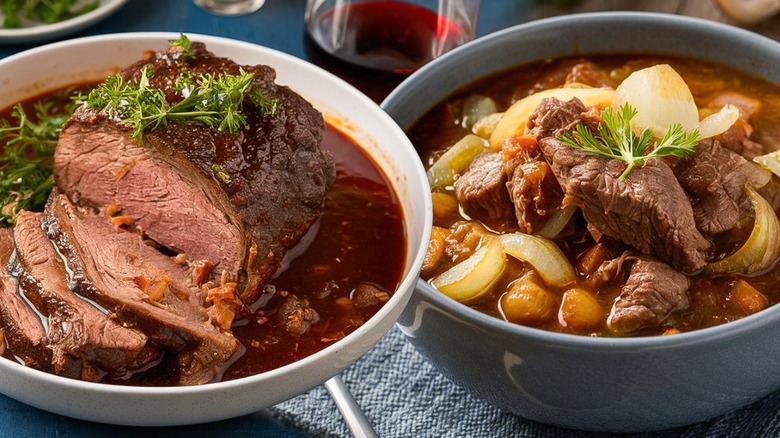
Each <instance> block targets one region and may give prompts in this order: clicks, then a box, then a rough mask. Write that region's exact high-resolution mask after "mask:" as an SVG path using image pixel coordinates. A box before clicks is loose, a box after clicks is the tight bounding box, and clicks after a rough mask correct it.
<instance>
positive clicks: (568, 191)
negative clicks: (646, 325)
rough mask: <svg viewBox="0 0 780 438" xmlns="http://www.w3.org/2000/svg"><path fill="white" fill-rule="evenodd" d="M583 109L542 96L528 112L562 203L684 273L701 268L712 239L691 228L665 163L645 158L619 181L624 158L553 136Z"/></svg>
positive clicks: (688, 214) (690, 218)
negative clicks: (588, 150)
mask: <svg viewBox="0 0 780 438" xmlns="http://www.w3.org/2000/svg"><path fill="white" fill-rule="evenodd" d="M583 110H584V107H583V106H582V103H581V102H579V101H578V100H576V99H573V100H572V101H570V102H561V101H560V100H558V99H545V101H543V102H542V104H540V105H539V108H537V114H536V115H534V116H532V120H534V123H535V127H534V128H533V130H534V131H535V132H537V133H539V135H540V137H538V138H539V145H540V147H541V150H542V152H543V154H544V157H545V160H547V162H548V163H550V166H551V167H552V170H553V173H554V174H555V177H556V178H557V180H558V182H559V183H560V185H561V188H562V189H563V193H564V200H563V204H564V205H576V206H577V207H579V208H580V210H581V211H582V214H583V216H584V217H585V219H586V220H587V221H588V224H589V226H590V227H591V228H592V229H594V230H595V232H596V233H597V234H603V235H607V236H609V237H612V238H613V239H616V240H618V241H621V242H623V243H626V244H628V245H631V246H633V247H634V248H636V249H638V250H639V251H640V252H642V253H644V254H655V255H656V256H657V257H658V258H660V259H661V260H663V261H666V262H668V263H670V264H671V265H672V266H674V267H675V268H677V269H679V270H682V271H683V272H687V273H694V272H697V271H699V270H700V269H702V268H703V267H704V265H705V264H706V259H707V251H708V250H709V249H710V247H711V244H710V242H709V241H707V240H706V239H705V238H704V237H703V236H702V235H701V233H700V232H699V231H698V230H697V229H696V222H695V220H694V217H693V208H692V207H691V204H690V202H689V201H688V198H687V197H686V194H685V192H684V191H683V189H682V187H680V184H679V183H678V182H677V179H676V178H675V176H674V173H672V170H671V169H670V168H669V166H668V165H667V164H665V163H664V162H663V161H661V160H658V159H649V160H647V161H646V162H645V163H644V165H643V166H641V167H636V168H634V169H633V170H632V172H631V173H630V174H629V175H628V178H626V180H625V181H620V179H619V178H620V175H621V174H622V173H623V171H624V170H625V166H626V163H624V162H622V161H619V160H613V159H608V158H604V157H601V156H597V155H593V154H588V153H586V152H583V151H581V150H578V149H574V148H571V147H569V146H567V145H565V144H563V143H562V142H561V141H560V140H558V138H556V137H557V136H560V135H562V134H563V133H565V132H567V131H566V130H567V129H568V130H570V129H573V127H574V126H576V125H577V123H579V122H577V116H576V114H578V113H579V114H581V113H582V111H583ZM540 111H546V113H543V114H542V113H539V112H540ZM586 123H587V122H586ZM545 133H547V136H545ZM551 134H552V135H553V136H550V135H551Z"/></svg>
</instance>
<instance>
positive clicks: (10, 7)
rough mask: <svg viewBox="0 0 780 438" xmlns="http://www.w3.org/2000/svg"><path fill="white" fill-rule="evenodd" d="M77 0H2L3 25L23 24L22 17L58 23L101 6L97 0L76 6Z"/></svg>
mask: <svg viewBox="0 0 780 438" xmlns="http://www.w3.org/2000/svg"><path fill="white" fill-rule="evenodd" d="M76 3H77V0H0V12H2V13H3V27H6V28H16V27H19V26H21V25H22V18H27V19H28V20H36V21H41V22H43V23H46V24H51V23H57V22H59V21H63V20H67V19H69V18H73V17H77V16H79V15H83V14H86V13H87V12H90V11H93V10H95V9H97V7H98V6H100V2H99V1H97V0H95V1H92V2H89V3H87V4H85V5H83V6H80V7H76Z"/></svg>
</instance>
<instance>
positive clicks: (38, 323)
mask: <svg viewBox="0 0 780 438" xmlns="http://www.w3.org/2000/svg"><path fill="white" fill-rule="evenodd" d="M14 251H15V250H14V240H13V230H11V229H10V228H0V267H1V268H0V327H2V329H3V335H4V339H5V342H6V344H7V345H8V347H10V350H11V353H12V354H13V355H14V356H15V357H17V358H18V359H19V360H21V361H22V362H23V363H24V364H25V365H27V366H29V367H32V368H37V369H39V370H44V371H48V370H49V369H50V368H51V350H49V349H48V348H46V331H45V328H44V326H43V323H42V318H41V316H40V315H39V314H38V313H36V312H35V311H34V310H33V309H32V308H31V307H30V306H29V305H28V304H27V302H26V301H25V300H24V299H23V298H22V297H21V296H20V295H19V293H18V284H17V282H16V278H14V277H12V276H11V274H9V273H8V270H7V269H6V266H7V265H8V264H9V262H13V259H14V256H15V254H14Z"/></svg>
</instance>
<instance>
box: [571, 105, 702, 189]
mask: <svg viewBox="0 0 780 438" xmlns="http://www.w3.org/2000/svg"><path fill="white" fill-rule="evenodd" d="M635 115H636V109H634V108H633V107H631V105H629V104H628V103H625V104H623V106H621V107H620V110H619V111H618V112H617V113H615V112H614V111H613V110H612V108H609V107H608V108H605V109H604V110H603V111H602V112H601V118H602V119H603V122H601V123H599V125H598V128H597V129H596V130H597V133H596V134H595V135H594V133H591V131H590V129H588V128H587V127H586V126H585V125H584V124H582V123H580V124H578V125H577V127H576V132H575V133H574V134H573V135H569V134H564V135H563V136H562V137H561V141H562V142H563V143H564V144H566V145H568V146H571V147H573V148H575V149H579V150H582V151H585V152H588V153H591V154H596V155H601V156H602V157H607V158H614V159H617V160H622V161H625V162H626V163H627V164H628V166H627V167H626V170H625V171H623V173H622V174H621V175H620V180H621V181H625V179H626V177H627V176H628V174H629V173H630V172H631V170H632V169H633V168H634V167H635V166H638V165H641V164H642V163H644V162H645V161H647V160H649V159H650V158H660V157H678V158H684V157H686V156H688V155H690V154H691V153H693V151H694V150H695V149H696V141H697V140H698V138H699V131H697V130H694V131H692V132H689V133H686V132H685V131H684V130H683V127H682V125H681V124H679V123H675V124H674V125H672V126H671V127H670V128H669V129H668V130H667V131H666V133H665V134H664V136H663V138H662V139H661V141H660V142H657V143H653V133H652V132H651V131H650V130H649V129H645V130H644V131H642V133H641V134H639V135H637V134H636V133H635V132H634V131H633V129H631V119H633V118H634V116H635ZM648 151H649V152H648Z"/></svg>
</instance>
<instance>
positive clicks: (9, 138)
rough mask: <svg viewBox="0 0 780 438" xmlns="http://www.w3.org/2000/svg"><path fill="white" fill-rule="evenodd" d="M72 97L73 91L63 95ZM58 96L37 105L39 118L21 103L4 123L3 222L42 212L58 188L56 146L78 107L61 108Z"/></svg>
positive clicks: (0, 131)
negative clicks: (54, 172)
mask: <svg viewBox="0 0 780 438" xmlns="http://www.w3.org/2000/svg"><path fill="white" fill-rule="evenodd" d="M58 93H65V94H67V95H70V94H71V93H73V90H72V89H67V90H64V91H62V92H58ZM58 93H55V94H54V95H53V96H52V98H47V99H44V100H41V101H38V102H36V103H35V104H34V105H33V109H34V110H35V119H37V122H33V121H32V120H31V119H30V117H28V115H27V113H26V112H25V110H24V108H23V107H22V105H19V104H17V105H16V106H15V107H14V109H13V111H12V112H11V117H10V118H9V119H3V120H0V143H2V144H4V148H3V153H2V154H1V155H0V221H2V222H6V223H10V224H12V223H14V221H15V220H16V215H17V213H19V211H21V210H31V211H40V210H42V209H43V207H44V205H45V204H46V199H47V198H48V196H49V192H50V191H51V189H52V187H53V186H54V179H53V177H52V171H53V167H54V159H53V157H54V147H55V146H56V145H57V137H58V136H59V133H60V131H61V130H62V124H63V123H65V121H66V120H67V119H68V117H70V115H71V114H72V113H73V111H74V110H75V108H76V105H75V104H73V103H69V104H66V105H61V104H59V103H58V101H59V100H61V99H60V97H59V95H58Z"/></svg>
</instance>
